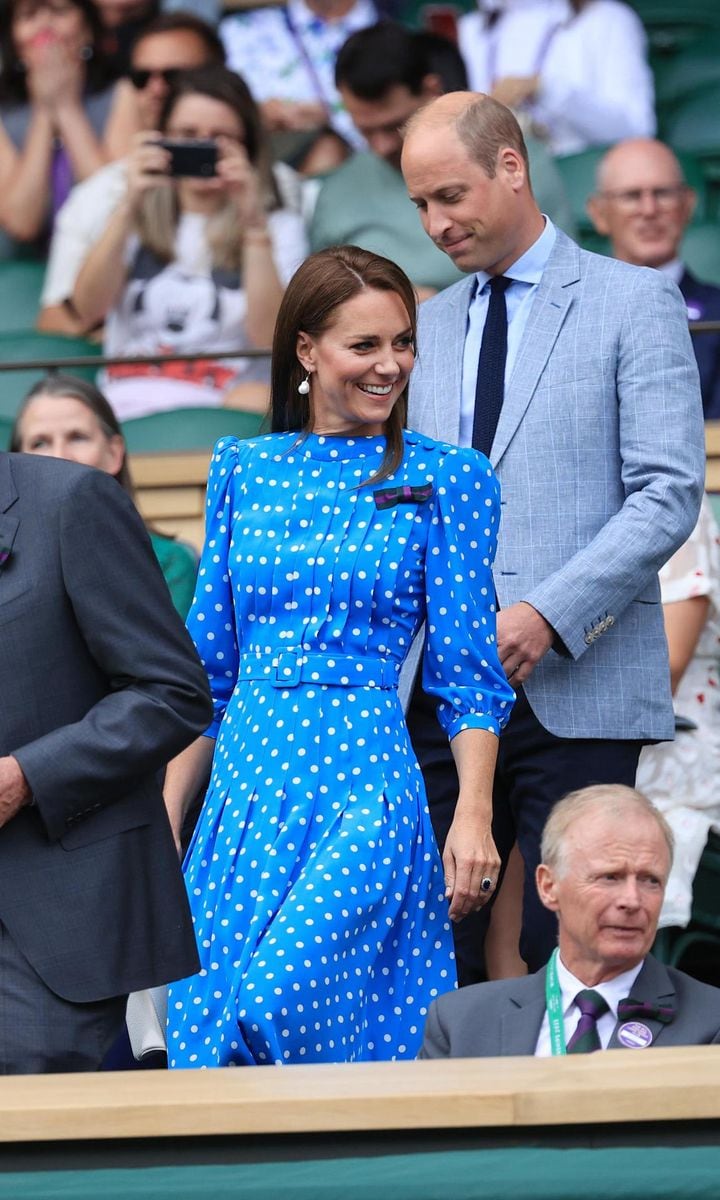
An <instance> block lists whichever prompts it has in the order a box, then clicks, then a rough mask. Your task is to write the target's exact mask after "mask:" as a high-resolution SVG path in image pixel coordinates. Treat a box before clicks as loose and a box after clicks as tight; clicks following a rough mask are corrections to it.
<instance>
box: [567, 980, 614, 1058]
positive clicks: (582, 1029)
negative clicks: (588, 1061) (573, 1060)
mask: <svg viewBox="0 0 720 1200" xmlns="http://www.w3.org/2000/svg"><path fill="white" fill-rule="evenodd" d="M575 1003H576V1004H577V1006H578V1008H579V1009H580V1020H579V1021H578V1023H577V1028H576V1030H575V1032H574V1034H573V1035H572V1037H571V1038H570V1041H569V1042H568V1044H567V1053H568V1054H592V1052H593V1050H601V1049H602V1046H601V1045H600V1038H599V1036H598V1030H597V1023H598V1018H599V1017H601V1016H602V1015H603V1013H606V1012H609V1011H610V1005H609V1004H608V1002H607V1000H606V999H605V998H604V996H601V995H600V993H599V992H596V991H593V989H592V988H585V989H584V990H583V991H582V992H578V994H577V996H576V997H575Z"/></svg>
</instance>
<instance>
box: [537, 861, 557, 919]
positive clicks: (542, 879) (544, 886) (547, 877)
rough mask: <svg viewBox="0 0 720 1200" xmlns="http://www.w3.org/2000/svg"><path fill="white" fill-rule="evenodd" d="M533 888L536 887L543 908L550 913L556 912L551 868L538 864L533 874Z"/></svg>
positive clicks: (553, 879) (554, 884)
mask: <svg viewBox="0 0 720 1200" xmlns="http://www.w3.org/2000/svg"><path fill="white" fill-rule="evenodd" d="M535 886H536V887H537V891H538V896H539V897H540V902H541V904H544V905H545V908H549V909H550V912H557V910H558V901H557V884H556V882H555V874H554V872H553V870H552V868H551V867H549V866H548V865H547V864H546V863H540V866H539V867H538V868H537V870H536V872H535Z"/></svg>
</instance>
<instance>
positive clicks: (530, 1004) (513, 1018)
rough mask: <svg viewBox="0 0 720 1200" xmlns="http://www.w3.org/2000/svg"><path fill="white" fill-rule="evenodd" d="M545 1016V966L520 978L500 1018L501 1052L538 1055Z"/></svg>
mask: <svg viewBox="0 0 720 1200" xmlns="http://www.w3.org/2000/svg"><path fill="white" fill-rule="evenodd" d="M544 1016H545V968H544V967H543V969H542V970H541V971H538V972H536V974H535V975H529V976H528V977H527V978H526V979H518V980H517V981H516V982H515V984H514V986H513V988H512V990H511V992H510V996H509V999H508V1003H507V1005H506V1006H505V1008H504V1011H503V1013H502V1016H501V1018H500V1053H501V1054H534V1053H535V1047H536V1046H537V1040H538V1035H539V1033H540V1026H541V1025H542V1019H543V1017H544Z"/></svg>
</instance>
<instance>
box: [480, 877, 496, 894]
mask: <svg viewBox="0 0 720 1200" xmlns="http://www.w3.org/2000/svg"><path fill="white" fill-rule="evenodd" d="M494 886H495V884H494V881H493V880H492V879H491V878H490V876H489V875H486V876H485V878H484V879H483V880H482V881H481V883H480V888H481V890H482V891H483V892H490V891H492V889H493V888H494Z"/></svg>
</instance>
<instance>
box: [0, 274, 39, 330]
mask: <svg viewBox="0 0 720 1200" xmlns="http://www.w3.org/2000/svg"><path fill="white" fill-rule="evenodd" d="M44 278H45V263H44V262H36V261H34V260H33V259H22V258H17V259H15V258H13V259H8V260H6V261H5V262H0V333H2V334H5V333H10V332H13V331H15V330H23V331H24V330H28V329H32V327H33V325H34V324H35V321H36V320H37V315H38V311H39V309H40V292H41V291H42V285H43V279H44Z"/></svg>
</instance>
